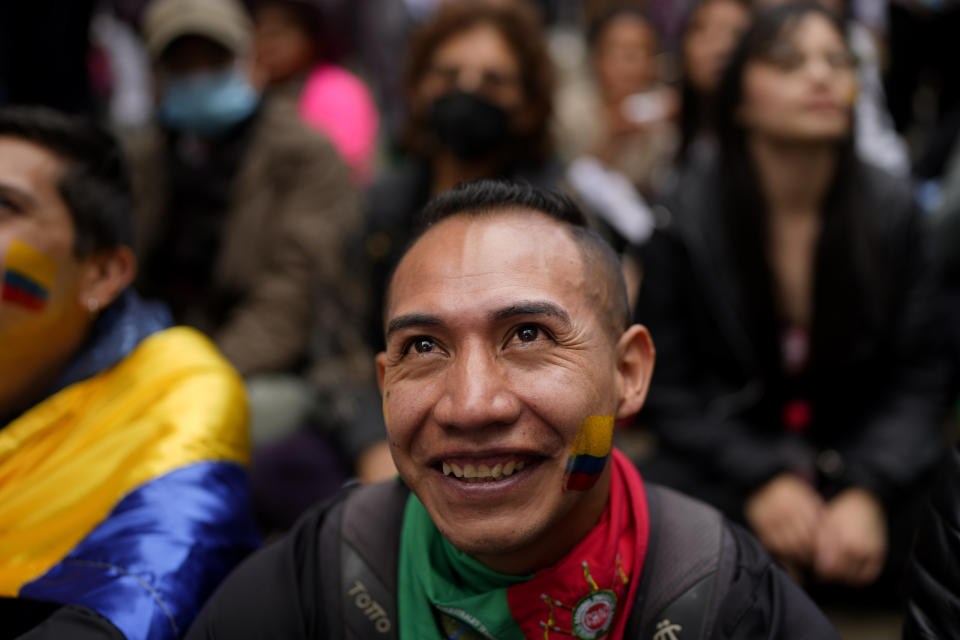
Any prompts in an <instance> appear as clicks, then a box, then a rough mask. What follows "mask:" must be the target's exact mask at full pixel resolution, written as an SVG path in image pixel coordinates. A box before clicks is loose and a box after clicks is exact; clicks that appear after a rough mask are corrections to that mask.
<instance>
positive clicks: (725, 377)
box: [638, 4, 946, 585]
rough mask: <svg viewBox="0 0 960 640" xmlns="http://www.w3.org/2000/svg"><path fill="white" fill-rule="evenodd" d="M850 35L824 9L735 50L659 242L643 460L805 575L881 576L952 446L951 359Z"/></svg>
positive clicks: (645, 314)
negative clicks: (867, 137) (876, 153)
mask: <svg viewBox="0 0 960 640" xmlns="http://www.w3.org/2000/svg"><path fill="white" fill-rule="evenodd" d="M843 33H844V31H843V26H842V24H840V23H839V22H838V21H837V20H836V18H835V17H834V16H833V15H832V14H831V13H829V12H827V11H825V10H824V9H822V8H820V7H819V6H817V5H815V4H797V5H789V6H783V7H778V8H776V9H772V10H770V11H767V12H762V13H760V14H758V15H757V16H756V18H755V22H754V24H753V25H752V26H751V27H750V29H749V30H748V31H747V32H746V33H745V34H744V37H743V39H742V40H741V41H740V43H739V45H738V47H737V49H736V50H735V51H734V53H733V55H732V57H731V58H730V63H729V66H728V67H727V70H726V72H725V75H724V78H723V80H722V82H721V85H720V88H719V91H718V94H717V103H716V104H717V115H716V132H717V138H718V152H717V157H716V158H713V159H712V160H710V161H708V162H704V163H699V164H697V165H696V166H692V167H690V168H689V170H688V171H687V172H686V173H685V174H684V175H683V177H682V178H681V180H680V187H679V188H678V189H677V193H676V194H675V197H674V198H673V200H672V206H671V211H672V224H671V226H670V228H668V229H667V230H666V231H665V232H664V233H662V234H659V235H657V236H655V239H654V241H652V242H651V243H650V244H649V245H648V248H647V249H646V251H645V253H646V255H645V256H644V258H645V269H646V271H645V275H644V282H643V286H642V290H641V293H640V301H639V303H638V319H639V320H640V321H641V322H644V323H646V324H647V326H648V327H649V328H650V330H651V333H652V335H653V338H654V341H655V342H656V344H657V349H658V364H657V373H656V375H655V376H654V381H653V388H652V390H651V394H650V402H649V404H648V410H647V411H646V412H645V415H644V420H645V421H646V424H647V425H648V426H649V427H650V428H652V429H653V430H654V431H655V432H656V434H657V435H658V436H659V440H660V447H659V450H658V453H657V454H656V455H655V456H654V457H653V458H652V459H651V460H649V461H648V463H647V464H645V465H644V466H645V468H646V476H647V477H648V478H649V479H654V480H660V481H662V482H665V483H667V484H673V485H675V486H677V487H679V488H681V489H684V490H686V491H687V492H689V493H692V494H695V495H698V496H700V497H702V498H705V499H707V500H708V501H711V502H713V503H714V504H716V505H718V506H719V507H721V508H722V509H723V510H724V511H726V512H727V513H728V514H729V515H730V516H732V517H734V518H737V519H740V520H742V521H745V522H746V523H747V524H748V525H749V526H750V527H751V528H752V529H753V531H754V532H755V533H756V534H757V536H758V537H759V538H760V540H761V541H762V542H763V543H764V544H765V545H766V546H767V548H768V549H769V550H770V551H771V552H772V553H773V554H774V555H775V556H777V557H779V558H780V559H782V560H783V561H784V562H785V563H787V564H788V565H790V566H791V567H793V568H795V569H796V570H797V575H801V574H804V573H807V574H809V575H810V576H812V577H814V578H815V579H817V580H819V581H826V582H839V583H845V584H849V585H866V584H870V583H873V582H874V581H875V580H876V579H877V578H878V576H879V575H880V574H881V571H882V570H883V568H884V566H885V563H888V555H889V552H890V551H891V550H893V551H898V550H899V548H900V543H901V540H900V539H899V533H900V532H899V530H898V529H897V528H896V527H892V526H891V518H892V517H894V516H895V515H896V514H897V513H899V510H900V508H901V507H902V506H903V505H904V504H905V503H906V501H907V500H908V499H909V497H910V496H911V495H913V494H912V490H913V489H914V488H915V487H916V486H917V484H918V483H919V482H921V481H922V479H923V478H924V476H925V474H926V473H927V472H928V470H929V469H930V467H931V465H932V464H933V463H934V462H935V460H936V458H937V457H938V455H939V454H940V453H941V450H942V443H941V437H940V434H939V430H938V422H939V419H940V416H941V409H942V408H943V406H944V399H943V387H944V381H945V373H946V372H945V371H944V367H945V365H944V361H943V360H942V358H941V355H940V351H939V345H938V343H937V339H936V337H937V335H938V332H937V331H936V326H935V324H936V322H935V318H934V317H935V315H936V314H935V313H934V308H935V305H936V300H935V297H934V296H935V292H934V291H933V289H932V284H931V282H932V279H931V277H930V274H929V269H928V261H927V252H926V250H925V247H924V243H923V229H922V228H921V221H920V220H919V219H918V217H917V215H916V214H915V211H914V207H913V203H912V199H911V196H910V191H909V188H908V186H907V185H906V184H905V183H903V182H901V181H899V180H897V179H895V178H892V177H891V176H889V175H887V174H884V173H882V172H880V171H879V170H877V169H873V168H870V167H868V166H866V165H865V164H863V163H861V162H860V161H859V160H857V159H856V156H855V154H854V152H853V135H852V104H853V100H854V98H855V95H856V75H855V69H854V65H853V61H852V57H851V55H850V52H849V50H848V47H847V45H846V43H845V40H844V36H843ZM901 524H902V521H901ZM894 562H896V560H895V559H894V558H893V556H891V557H890V558H889V563H894ZM889 563H888V564H889Z"/></svg>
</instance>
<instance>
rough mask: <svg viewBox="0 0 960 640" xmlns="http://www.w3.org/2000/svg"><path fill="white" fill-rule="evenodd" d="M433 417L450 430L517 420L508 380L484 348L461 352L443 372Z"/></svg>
mask: <svg viewBox="0 0 960 640" xmlns="http://www.w3.org/2000/svg"><path fill="white" fill-rule="evenodd" d="M434 417H435V418H436V420H437V421H438V422H439V423H440V424H441V425H443V426H445V427H449V428H454V429H478V428H482V427H487V426H496V425H500V426H502V425H509V424H513V423H514V422H516V421H517V419H518V418H519V417H520V401H519V399H518V398H517V396H516V394H515V393H514V392H513V391H512V390H511V389H510V385H509V377H508V375H507V372H506V370H505V368H504V366H503V364H502V362H501V361H500V360H498V358H497V357H496V354H495V353H491V351H490V349H489V348H488V347H486V346H484V345H472V346H469V347H468V348H466V349H463V350H461V351H460V352H459V353H458V354H457V355H456V356H455V357H454V362H453V363H452V364H451V366H450V367H449V368H448V369H447V371H446V379H445V381H444V394H443V396H442V398H441V399H440V401H439V402H438V403H437V405H436V407H435V408H434Z"/></svg>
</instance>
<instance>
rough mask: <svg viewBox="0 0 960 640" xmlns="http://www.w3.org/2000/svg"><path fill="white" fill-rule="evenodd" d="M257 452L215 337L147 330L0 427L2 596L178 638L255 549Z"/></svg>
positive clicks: (137, 632) (132, 632) (132, 633)
mask: <svg viewBox="0 0 960 640" xmlns="http://www.w3.org/2000/svg"><path fill="white" fill-rule="evenodd" d="M248 450H249V443H248V432H247V413H246V404H245V400H244V394H243V383H242V381H241V380H240V378H239V377H238V376H237V374H236V373H235V372H234V371H233V369H232V368H231V367H230V366H229V364H227V362H226V361H225V360H223V358H222V357H221V356H220V354H219V353H218V352H217V351H216V349H215V348H214V347H213V345H212V344H211V343H210V342H209V341H208V340H207V339H206V338H204V337H203V336H202V335H200V334H199V333H197V332H195V331H193V330H191V329H186V328H173V329H167V330H163V331H159V332H157V333H154V334H153V335H151V336H149V337H147V338H146V339H144V340H143V341H142V342H141V343H140V344H139V345H138V346H137V347H136V348H135V349H134V350H133V351H132V352H131V353H130V354H129V355H128V356H127V357H126V358H124V359H123V360H121V361H120V362H119V363H118V364H116V365H114V366H113V367H111V368H109V369H107V370H106V371H104V372H102V373H100V374H98V375H96V376H94V377H92V378H89V379H87V380H84V381H82V382H78V383H75V384H73V385H71V386H69V387H67V388H65V389H63V390H62V391H60V392H58V393H56V394H54V395H53V396H51V397H50V398H48V399H47V400H45V401H44V402H42V403H40V404H38V405H36V406H35V407H33V408H32V409H31V410H29V411H28V412H27V413H25V414H23V415H22V416H21V417H19V418H17V419H16V420H14V421H13V422H11V423H10V424H8V425H7V426H6V427H4V428H3V429H2V430H0V549H3V553H2V554H0V595H2V596H7V597H13V596H19V597H23V598H30V599H34V600H42V601H48V602H58V603H64V604H76V605H81V606H85V607H87V608H89V609H92V610H94V611H96V612H98V613H99V614H100V615H102V616H104V617H105V618H107V619H108V620H110V622H111V623H113V624H114V626H116V627H117V628H118V629H119V630H120V631H121V632H123V633H124V635H126V636H127V637H128V638H138V639H139V638H144V639H147V638H149V639H157V640H160V639H167V638H176V637H180V636H181V635H182V634H184V633H185V632H186V629H187V627H188V625H189V624H190V621H191V620H192V619H193V617H194V616H195V615H196V613H197V611H198V609H199V607H200V606H201V605H202V603H203V600H204V599H205V598H206V597H207V596H208V595H209V594H210V593H211V592H212V590H213V588H214V587H215V586H216V585H217V583H218V582H219V581H220V580H222V579H223V577H225V576H226V574H227V573H228V572H229V571H230V570H231V569H232V568H233V566H234V565H235V564H236V563H237V562H238V561H239V560H240V559H241V558H242V557H243V556H244V555H245V554H246V553H248V552H249V551H250V550H251V549H252V548H254V547H255V546H256V544H257V543H258V539H257V534H256V530H255V526H254V524H253V521H252V518H251V516H250V510H249V496H248V488H247V478H246V472H245V469H244V466H243V465H244V464H245V463H246V461H247V458H248Z"/></svg>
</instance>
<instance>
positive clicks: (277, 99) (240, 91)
mask: <svg viewBox="0 0 960 640" xmlns="http://www.w3.org/2000/svg"><path fill="white" fill-rule="evenodd" d="M143 36H144V39H145V42H146V46H147V50H148V52H149V55H150V57H151V59H152V61H153V67H154V74H155V84H156V87H157V109H156V118H155V123H154V124H152V125H151V126H150V127H148V128H147V129H145V130H141V131H138V132H136V133H135V134H133V135H132V136H130V139H129V140H128V145H127V147H128V151H129V155H130V159H131V164H132V174H133V183H134V188H135V191H136V196H137V204H138V211H137V213H138V219H137V223H138V228H137V232H138V233H137V243H136V244H137V249H138V251H139V252H140V255H141V256H142V260H143V269H142V271H141V274H140V277H139V280H138V287H139V289H140V291H141V293H143V294H145V295H146V296H148V297H155V298H159V299H162V300H164V301H166V302H168V303H169V304H170V306H171V307H172V310H173V313H174V316H175V318H177V320H178V321H180V322H183V323H184V324H187V325H190V326H193V327H196V328H198V329H200V330H202V331H204V332H205V333H207V334H208V335H209V336H210V337H212V338H213V340H214V342H215V343H216V344H217V346H218V347H219V348H220V349H221V350H222V351H223V353H224V354H225V355H226V357H227V358H228V359H229V360H230V362H231V363H232V364H233V365H234V366H235V367H236V368H237V369H238V370H239V371H240V373H241V374H242V375H243V376H244V378H245V379H246V382H247V388H248V391H249V395H250V404H251V412H252V415H251V428H252V432H253V442H254V446H255V447H258V446H259V445H265V446H266V445H271V446H272V445H274V444H276V443H277V442H278V441H283V439H284V438H286V437H287V436H289V435H290V434H294V435H297V434H299V433H302V431H301V428H302V427H303V426H304V425H305V424H308V423H309V424H317V425H320V426H322V427H324V428H329V429H330V431H331V433H332V438H333V440H334V444H331V443H329V442H327V440H325V439H322V438H321V439H320V440H322V442H319V441H318V440H317V439H316V438H312V436H310V438H311V439H310V444H309V445H308V446H310V447H315V448H317V455H318V456H319V455H328V456H330V457H333V458H334V461H335V462H338V461H339V458H342V459H343V460H344V461H346V462H347V463H349V462H353V461H357V464H358V465H360V466H359V467H358V473H368V474H373V475H376V474H378V473H379V474H381V475H382V474H383V473H388V472H392V467H391V465H390V464H389V457H388V456H384V455H379V456H377V455H374V456H373V458H369V457H365V454H366V453H368V451H382V450H385V446H383V444H382V440H383V426H382V419H381V418H380V417H379V415H378V414H377V412H376V411H375V409H376V406H377V403H376V387H375V380H374V375H373V369H372V366H370V364H369V363H370V358H369V353H368V352H366V351H364V347H363V344H362V342H361V340H360V338H359V331H357V330H356V329H355V325H356V322H355V318H356V317H359V316H360V314H361V313H362V310H363V309H364V308H365V306H366V301H365V297H366V295H367V293H366V288H365V287H363V286H362V285H361V284H358V282H360V275H359V274H358V273H357V271H356V270H355V269H348V268H347V267H346V265H347V264H348V263H349V260H348V259H347V258H346V257H345V256H344V254H343V247H344V246H345V245H346V241H345V239H346V238H347V237H348V236H351V235H352V233H353V231H354V229H355V227H356V226H357V224H358V223H359V218H358V215H359V211H358V205H359V201H358V198H357V194H356V192H355V190H354V189H353V187H352V186H351V180H350V175H349V171H348V170H347V168H346V166H345V165H344V163H343V162H341V160H340V158H339V157H338V155H337V153H336V151H335V150H334V148H333V146H332V145H331V143H330V142H329V141H328V140H327V139H326V138H324V137H323V136H322V134H320V133H318V132H316V131H313V130H311V129H309V128H307V127H306V126H304V125H303V123H302V122H301V119H300V118H299V117H298V115H297V109H296V104H295V103H294V102H293V101H291V100H288V99H284V98H283V97H282V96H266V95H262V94H261V93H260V92H259V91H258V90H257V89H256V88H255V87H254V85H253V84H252V82H251V80H250V75H251V73H250V72H251V69H252V45H253V26H252V23H251V21H250V18H249V16H248V15H247V13H246V11H245V9H244V8H243V6H242V5H241V4H240V3H239V2H237V1H236V0H154V1H153V2H151V3H150V4H149V5H148V6H147V8H146V11H145V14H144V20H143ZM368 397H369V398H372V399H373V400H372V401H368V400H367V398H368ZM368 406H372V407H373V409H372V410H367V409H366V407H368ZM368 414H369V415H368ZM313 416H316V418H314V417H313ZM307 433H310V434H315V433H316V430H313V431H311V430H309V429H308V430H307ZM324 437H326V436H324ZM297 450H298V451H302V450H303V448H302V447H298V448H297ZM256 455H257V454H256V452H255V461H254V484H255V491H256V490H257V489H256V487H259V486H261V484H260V482H259V480H258V478H259V476H258V475H257V474H258V472H257V469H258V468H260V467H258V464H257V459H256ZM369 459H374V460H378V461H387V464H385V465H384V464H373V465H365V464H364V461H366V460H369ZM281 466H283V465H281ZM332 466H335V465H320V464H318V463H316V459H312V462H311V464H310V465H309V468H308V469H305V470H304V473H313V474H317V473H324V471H323V470H318V469H321V468H322V469H327V468H330V467H332ZM371 469H372V470H371ZM347 472H349V471H347ZM343 479H344V478H343V477H342V475H341V476H338V477H337V478H335V479H334V480H332V481H331V482H330V483H329V484H331V485H332V486H333V488H336V487H337V486H339V484H340V483H341V482H342V480H343ZM314 480H315V481H314ZM314 480H311V486H319V485H320V484H322V483H323V481H324V479H323V478H318V479H314ZM266 484H267V485H270V484H271V482H267V483H266ZM266 490H267V491H269V486H267V489H266ZM258 495H260V494H259V493H258ZM317 497H319V496H314V495H311V496H309V497H308V499H306V500H305V505H306V504H309V503H310V502H312V500H313V499H315V498H317ZM264 502H266V503H269V502H270V500H269V499H267V500H265V501H264ZM293 515H294V516H295V515H296V514H293ZM281 524H282V523H281Z"/></svg>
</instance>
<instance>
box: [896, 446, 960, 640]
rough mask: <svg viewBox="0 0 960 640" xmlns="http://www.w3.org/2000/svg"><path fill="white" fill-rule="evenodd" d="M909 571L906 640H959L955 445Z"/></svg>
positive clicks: (959, 469)
mask: <svg viewBox="0 0 960 640" xmlns="http://www.w3.org/2000/svg"><path fill="white" fill-rule="evenodd" d="M908 571H909V581H910V582H909V584H910V586H909V589H908V593H909V594H910V600H909V602H908V604H907V617H906V621H905V624H904V629H903V637H904V638H905V640H914V639H915V638H923V639H924V640H932V639H934V638H936V639H946V638H957V637H960V445H958V446H957V447H955V448H954V449H953V451H952V452H951V454H950V456H949V459H948V461H947V468H946V471H945V473H944V475H943V476H942V477H941V478H940V482H939V483H938V484H937V485H936V487H935V488H934V490H933V495H932V498H931V501H930V505H929V508H928V509H927V512H926V514H925V516H924V518H923V521H922V522H921V525H920V530H919V533H918V535H917V541H916V547H915V549H914V557H913V562H912V563H911V565H910V568H909V569H908Z"/></svg>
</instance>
